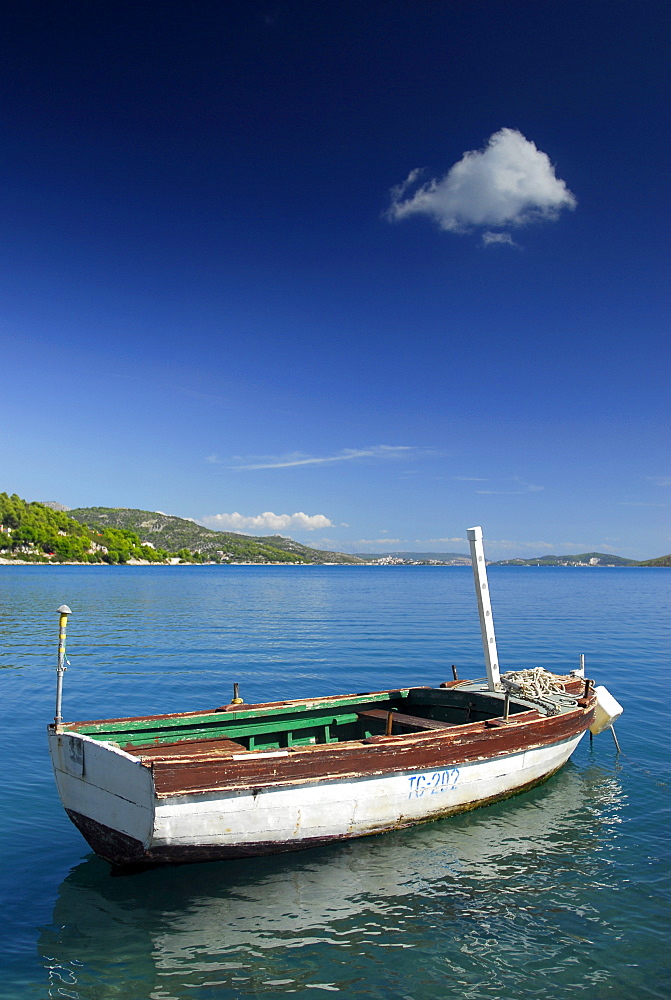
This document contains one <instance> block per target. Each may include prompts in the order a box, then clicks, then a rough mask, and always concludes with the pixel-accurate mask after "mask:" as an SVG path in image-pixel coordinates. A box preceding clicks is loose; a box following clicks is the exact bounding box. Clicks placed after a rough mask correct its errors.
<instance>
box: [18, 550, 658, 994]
mask: <svg viewBox="0 0 671 1000" xmlns="http://www.w3.org/2000/svg"><path fill="white" fill-rule="evenodd" d="M490 584H491V592H492V599H493V606H494V619H495V624H496V629H497V639H498V645H499V654H500V659H501V663H502V668H503V669H512V668H517V667H528V666H537V665H543V666H546V667H549V668H551V669H557V670H566V669H569V668H571V667H573V666H576V665H577V663H578V656H579V654H580V653H581V652H582V653H585V656H586V660H587V673H588V675H589V676H592V677H594V678H596V680H597V682H599V683H605V684H606V685H607V686H608V688H609V689H610V690H611V692H612V693H613V694H614V695H615V696H616V697H617V698H618V700H619V701H621V702H622V704H623V705H624V706H625V714H624V716H623V717H622V719H621V720H620V721H619V723H618V726H617V731H618V737H619V739H620V743H621V746H622V749H623V754H622V755H621V756H619V757H618V756H616V754H615V749H614V744H613V741H612V739H611V737H610V735H609V734H604V735H602V736H600V737H598V738H597V739H595V740H594V742H593V744H592V745H590V743H589V741H588V740H587V739H585V740H583V742H582V743H581V745H580V747H579V748H578V750H577V752H576V754H575V755H574V757H573V758H572V761H571V762H570V763H569V764H568V765H567V766H566V767H565V768H564V769H563V770H562V771H561V772H560V773H559V774H558V775H556V776H555V777H554V778H553V779H551V780H550V781H549V782H548V783H547V784H546V785H545V786H543V787H541V788H538V789H535V790H533V791H532V792H529V793H527V794H524V795H521V796H518V797H517V798H515V799H512V800H509V801H508V802H504V803H500V804H498V805H494V806H490V807H488V808H486V809H482V810H478V811H476V812H473V813H471V814H467V815H463V816H457V817H453V818H451V819H447V820H443V821H440V822H437V823H433V824H429V825H427V826H422V827H416V828H414V829H412V830H407V831H403V832H399V833H391V834H387V835H384V836H381V837H374V838H366V839H362V840H358V841H352V842H349V843H347V844H342V845H336V846H333V847H329V848H322V849H318V850H312V851H306V852H303V853H300V854H295V855H293V856H283V857H280V858H259V859H250V860H248V861H245V862H236V863H225V862H222V863H220V864H209V865H192V866H185V867H182V868H175V869H170V868H163V869H157V870H155V871H147V872H143V873H140V874H136V875H133V876H126V877H115V876H112V875H111V874H110V870H109V867H108V866H107V865H106V864H105V863H104V862H102V861H100V860H99V859H97V858H96V857H95V856H94V855H93V854H92V853H91V852H90V851H89V849H88V847H87V845H86V843H85V842H84V841H83V840H82V838H81V837H80V835H79V834H78V833H77V831H76V830H75V828H74V827H73V826H72V825H71V824H70V822H69V820H68V819H67V817H66V816H65V814H64V812H63V810H62V808H61V806H60V803H59V801H58V798H57V796H56V792H55V788H54V785H53V778H52V774H51V770H50V764H49V761H48V757H47V752H46V739H45V727H46V724H47V723H48V722H49V721H51V719H52V718H53V714H54V691H55V665H56V646H57V622H58V616H57V614H56V609H57V608H58V606H59V605H60V604H62V603H63V602H66V603H67V604H69V605H70V607H71V608H72V611H73V615H72V617H71V619H70V622H69V626H68V659H69V661H70V667H69V669H68V671H67V673H66V674H65V686H64V716H65V718H66V719H77V718H93V717H100V716H113V715H132V714H140V713H142V714H148V713H154V712H169V711H173V710H189V709H198V708H206V707H211V706H213V705H215V704H220V703H221V702H222V701H225V700H228V699H229V698H230V695H231V689H232V684H233V682H234V681H238V682H239V683H240V687H241V693H242V694H243V695H244V697H245V699H246V700H247V701H250V702H251V701H266V700H272V699H278V698H289V697H300V696H306V695H313V694H315V695H316V694H327V693H330V692H340V691H359V690H361V691H368V690H373V689H376V688H383V687H388V686H392V685H399V684H421V683H439V682H440V681H441V680H444V679H450V678H451V670H450V665H451V664H452V663H456V664H457V665H458V667H459V670H460V675H461V676H473V677H475V676H479V675H481V674H482V673H483V667H482V652H481V645H480V636H479V627H478V621H477V611H476V607H475V597H474V593H473V581H472V575H471V572H470V570H469V569H461V568H423V567H416V568H415V567H384V568H377V567H361V568H358V567H356V568H351V567H323V568H320V567H302V568H299V567H192V568H191V567H155V568H152V567H142V568H126V567H74V566H72V567H46V568H42V567H18V566H10V567H2V568H0V599H1V601H2V608H3V614H2V617H1V618H0V696H1V701H0V704H1V706H2V708H1V716H0V718H1V721H2V725H1V726H0V742H1V749H2V760H3V762H4V766H3V778H4V791H5V796H4V799H3V813H4V815H3V821H2V823H1V824H0V847H1V850H0V859H1V860H0V864H1V865H2V875H1V879H0V894H1V898H0V904H1V905H0V920H1V921H2V943H3V948H2V958H0V984H1V985H0V996H2V997H3V998H4V997H6V998H7V1000H18V998H26V1000H38V998H39V1000H42V998H47V997H54V998H55V997H71V998H80V1000H109V998H119V1000H185V998H191V1000H209V998H217V1000H229V998H230V1000H233V998H241V1000H242V998H245V1000H247V998H253V997H264V998H273V997H284V996H285V995H288V994H291V995H299V996H300V995H303V996H306V997H314V996H315V991H316V993H317V995H318V994H319V993H321V994H324V993H336V992H339V993H340V994H341V995H343V996H345V997H347V998H354V1000H363V998H370V1000H377V998H383V997H392V998H398V1000H429V998H430V1000H433V998H436V1000H437V998H444V997H448V998H452V997H455V998H457V997H460V998H461V997H464V998H468V1000H484V998H494V1000H500V998H513V997H533V998H539V1000H564V998H568V997H573V996H574V995H576V994H584V995H585V996H589V997H590V1000H595V998H596V1000H599V998H622V1000H625V998H638V997H641V998H647V997H657V998H663V1000H668V997H669V996H671V972H670V968H669V966H670V963H669V945H668V941H669V931H670V930H671V927H670V924H671V920H670V919H669V914H670V912H671V885H670V882H671V879H670V878H669V855H670V853H671V852H670V851H669V822H670V819H671V816H670V813H669V803H670V798H669V770H670V767H669V764H670V760H671V755H670V754H669V735H668V734H669V730H668V724H669V709H668V694H667V692H668V683H667V675H668V671H669V666H670V664H669V659H670V657H669V627H668V626H669V606H670V604H671V600H670V598H671V572H669V571H668V570H654V569H647V570H638V569H627V570H617V569H609V570H600V569H517V568H494V569H492V570H490Z"/></svg>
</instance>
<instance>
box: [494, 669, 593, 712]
mask: <svg viewBox="0 0 671 1000" xmlns="http://www.w3.org/2000/svg"><path fill="white" fill-rule="evenodd" d="M501 683H502V684H503V686H504V687H505V688H506V689H507V690H508V691H510V693H511V694H515V695H517V696H518V697H519V698H522V699H523V700H524V701H530V702H533V703H534V704H536V705H540V706H541V707H542V708H544V709H545V710H546V711H547V712H548V713H549V714H550V715H558V714H559V712H560V711H561V709H562V708H565V707H567V708H568V707H571V706H573V705H577V704H578V701H577V699H576V698H574V697H573V695H570V694H567V693H566V688H565V687H564V683H563V681H562V680H561V679H560V678H559V677H558V676H557V675H556V674H553V673H550V671H549V670H546V669H545V668H544V667H534V668H533V669H530V670H508V671H507V672H506V673H505V674H501Z"/></svg>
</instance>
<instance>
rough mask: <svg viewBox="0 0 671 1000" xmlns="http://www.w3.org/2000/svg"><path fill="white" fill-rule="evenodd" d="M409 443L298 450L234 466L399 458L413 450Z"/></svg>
mask: <svg viewBox="0 0 671 1000" xmlns="http://www.w3.org/2000/svg"><path fill="white" fill-rule="evenodd" d="M413 450H414V449H412V448H411V447H410V446H409V445H388V444H378V445H374V446H372V447H371V448H344V449H343V450H342V451H341V452H338V454H337V455H326V456H321V457H317V456H310V455H303V454H301V453H300V452H294V453H293V454H291V455H284V456H278V457H276V458H267V459H265V460H264V461H259V462H250V463H248V464H244V465H238V466H236V468H237V469H247V470H249V469H291V468H294V467H296V466H299V465H328V464H331V463H333V462H351V461H352V460H353V459H357V458H376V459H378V458H383V459H384V458H399V457H401V456H403V455H406V454H407V453H408V452H411V451H413Z"/></svg>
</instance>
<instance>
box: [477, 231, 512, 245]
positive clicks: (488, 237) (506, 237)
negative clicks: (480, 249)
mask: <svg viewBox="0 0 671 1000" xmlns="http://www.w3.org/2000/svg"><path fill="white" fill-rule="evenodd" d="M482 242H483V243H484V245H485V246H486V247H491V246H495V245H496V244H499V245H503V246H509V247H516V246H519V243H516V242H515V240H514V239H513V238H512V236H511V235H510V233H493V232H491V231H490V230H487V232H486V233H483V234H482Z"/></svg>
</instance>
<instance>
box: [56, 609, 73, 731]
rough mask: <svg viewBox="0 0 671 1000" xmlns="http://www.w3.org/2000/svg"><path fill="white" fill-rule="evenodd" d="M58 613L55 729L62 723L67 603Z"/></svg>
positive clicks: (68, 612)
mask: <svg viewBox="0 0 671 1000" xmlns="http://www.w3.org/2000/svg"><path fill="white" fill-rule="evenodd" d="M58 614H59V615H60V618H59V620H58V666H57V668H56V715H55V716H54V725H55V727H56V730H57V731H58V730H59V729H60V728H61V726H62V725H63V716H62V715H61V703H62V701H63V674H64V673H65V671H66V670H67V667H66V666H65V631H66V629H67V627H68V615H71V614H72V612H71V611H70V608H69V607H68V606H67V604H61V606H60V608H59V609H58Z"/></svg>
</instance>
